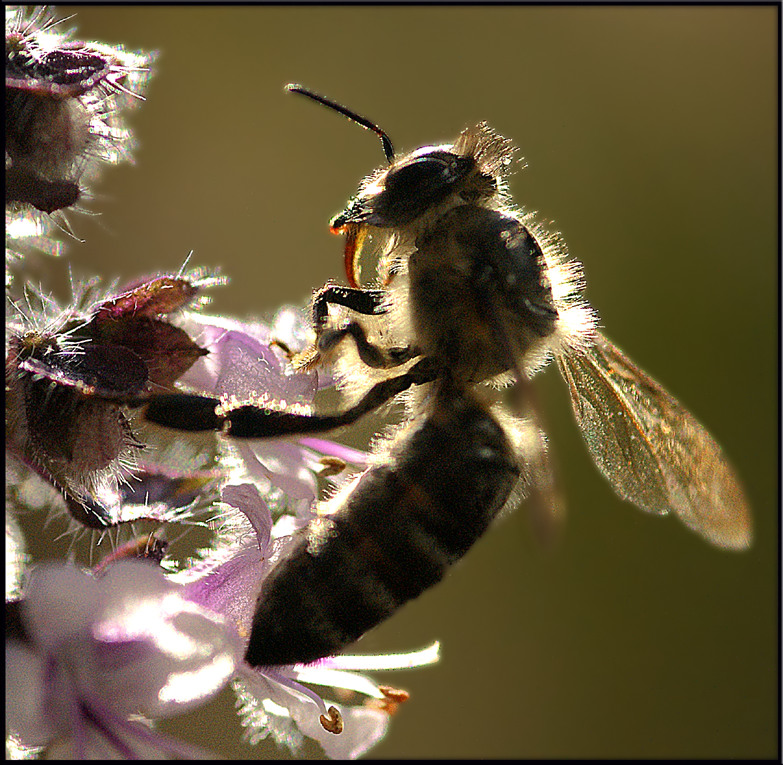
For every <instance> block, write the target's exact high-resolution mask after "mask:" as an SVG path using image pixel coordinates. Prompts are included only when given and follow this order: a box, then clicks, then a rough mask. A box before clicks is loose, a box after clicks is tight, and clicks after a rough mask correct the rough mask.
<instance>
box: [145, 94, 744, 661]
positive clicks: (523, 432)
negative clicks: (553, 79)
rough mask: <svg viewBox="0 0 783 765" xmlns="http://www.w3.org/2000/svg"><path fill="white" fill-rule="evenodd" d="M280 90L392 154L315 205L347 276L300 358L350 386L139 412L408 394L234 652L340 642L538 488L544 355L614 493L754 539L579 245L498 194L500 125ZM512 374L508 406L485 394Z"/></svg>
mask: <svg viewBox="0 0 783 765" xmlns="http://www.w3.org/2000/svg"><path fill="white" fill-rule="evenodd" d="M288 90H290V91H292V92H296V93H301V94H303V95H306V96H308V97H310V98H312V99H314V100H316V101H319V102H320V103H322V104H324V105H326V106H328V107H329V108H332V109H334V110H336V111H338V112H340V113H341V114H343V115H345V116H347V117H349V118H350V119H352V120H354V121H356V122H358V123H359V124H361V125H363V126H364V127H367V128H369V129H371V130H373V131H374V132H376V133H377V134H378V135H379V136H380V137H381V140H382V142H383V146H384V151H385V153H386V157H387V160H388V165H387V166H385V167H382V168H380V169H379V170H377V171H376V172H374V173H373V174H371V175H370V176H368V177H367V178H366V179H365V180H364V181H363V182H362V184H361V186H360V187H359V190H358V193H357V195H356V196H355V197H354V198H353V199H351V200H350V201H349V203H348V204H347V206H346V208H345V210H344V211H343V212H341V213H340V214H338V215H337V216H336V217H335V218H334V219H333V220H332V222H331V228H332V230H333V231H335V232H338V233H343V234H345V250H344V260H345V268H346V275H347V278H348V282H349V285H350V286H349V287H340V286H337V285H335V284H327V285H326V286H325V287H323V288H322V289H320V290H318V291H317V292H316V293H315V295H314V298H313V303H312V311H313V322H314V327H315V331H316V337H317V339H316V342H315V344H314V346H313V347H312V348H311V349H309V351H307V352H305V353H303V354H301V355H300V357H299V358H298V359H297V362H298V363H299V365H300V366H305V367H312V366H317V365H321V364H329V365H332V366H333V367H334V368H335V369H336V370H337V373H338V379H339V380H340V382H341V384H342V386H343V388H344V389H345V390H346V391H347V393H348V395H349V396H351V397H352V401H351V403H350V405H349V406H347V407H346V408H345V409H344V410H343V411H342V412H339V413H336V414H313V415H303V414H296V413H293V412H289V411H284V410H280V411H276V410H274V409H272V408H270V407H269V406H265V407H257V406H254V405H253V404H252V403H246V404H243V405H239V406H220V405H219V402H218V401H216V400H214V399H209V398H207V397H202V396H179V397H177V396H163V397H157V398H155V399H152V400H151V401H149V402H148V403H147V406H146V411H145V416H146V418H147V419H149V420H152V421H153V422H157V423H159V424H162V425H168V426H171V427H179V428H184V429H191V430H201V429H208V428H214V429H217V430H222V431H223V432H225V433H226V434H227V435H229V436H233V437H239V438H259V437H260V438H265V437H273V436H279V435H285V434H294V433H296V434H301V433H310V432H318V431H323V430H329V429H332V428H335V427H339V426H341V425H346V424H349V423H351V422H354V421H355V420H356V419H358V418H359V417H361V416H363V415H364V414H366V413H367V412H369V411H372V410H374V409H377V408H378V407H380V406H381V405H382V404H384V403H385V402H387V401H389V400H391V399H393V398H395V397H397V396H398V395H399V394H401V393H403V391H407V394H406V396H407V399H406V406H407V412H406V417H405V419H404V422H403V424H402V425H401V426H400V427H399V428H398V430H397V431H396V433H394V435H393V436H390V437H389V438H387V439H386V440H383V441H381V442H380V444H379V445H376V448H375V454H374V461H373V463H372V465H371V466H370V467H369V468H368V469H367V470H366V471H365V472H364V473H363V474H361V475H360V476H359V477H358V478H357V479H355V480H354V481H353V482H352V483H351V484H350V485H348V486H346V487H345V488H344V490H343V491H341V492H340V493H338V494H337V495H336V496H334V497H333V498H332V499H330V500H327V501H324V502H322V503H321V504H320V506H319V507H318V508H317V511H318V517H317V519H316V520H315V521H313V522H312V523H311V524H310V526H309V528H308V529H307V530H306V532H305V533H304V534H302V536H301V538H300V539H299V540H298V543H297V544H296V545H294V546H293V551H292V553H291V554H290V556H289V557H288V558H286V559H285V560H283V561H282V562H281V563H280V564H279V565H278V566H277V567H276V568H275V569H274V570H273V571H272V573H271V574H270V576H269V577H268V578H267V580H266V581H265V582H264V586H263V590H262V592H261V595H260V597H259V601H258V605H257V609H256V612H255V616H254V621H253V628H252V633H251V638H250V642H249V647H248V651H247V656H246V658H247V660H248V661H249V663H250V664H252V665H275V664H287V663H292V662H307V661H313V660H315V659H318V658H321V657H323V656H326V655H329V654H333V653H336V652H337V651H339V650H341V649H343V648H344V647H346V646H347V645H349V644H350V643H351V642H353V641H354V640H356V639H357V638H359V637H360V636H361V635H362V634H364V633H365V632H366V631H367V630H368V629H370V628H371V627H373V626H375V625H377V624H379V623H380V622H381V621H383V620H385V619H386V618H387V617H388V616H390V615H391V613H393V611H394V610H396V609H397V608H398V607H399V606H401V605H402V604H403V603H405V602H407V601H408V600H410V599H411V598H414V597H416V596H417V595H419V594H420V593H421V592H423V591H424V590H425V589H427V588H428V587H430V586H432V585H433V584H434V583H436V582H437V581H439V580H440V579H441V578H442V576H443V575H444V574H445V572H446V570H447V569H448V567H449V566H450V565H451V564H453V563H454V562H455V561H456V560H457V559H458V558H460V557H461V556H462V555H464V554H465V552H466V551H467V550H468V549H469V548H470V546H471V545H472V544H473V543H474V542H475V541H477V539H478V538H479V537H480V536H481V535H482V534H483V533H484V531H485V530H486V528H487V527H488V526H489V524H490V523H491V521H492V520H493V519H494V518H495V517H496V516H497V515H498V514H499V513H500V512H501V511H502V510H503V509H504V508H507V507H510V506H512V505H514V504H516V502H517V501H518V499H519V498H521V497H523V496H525V495H526V494H528V495H530V494H533V495H536V494H537V495H539V496H542V497H545V498H551V497H552V495H553V491H552V490H551V482H550V476H549V467H548V463H547V456H546V443H545V437H544V435H543V433H542V432H541V429H540V427H539V425H538V422H539V417H538V413H537V407H536V406H535V403H534V399H533V397H532V395H531V393H530V378H531V377H532V376H533V375H534V374H535V373H536V372H538V371H539V370H540V369H542V368H543V367H544V366H545V365H546V364H547V363H548V362H549V361H550V360H551V359H552V358H554V359H555V360H556V362H557V364H558V367H559V368H560V371H561V373H562V375H563V377H564V379H565V381H566V383H567V385H568V390H569V393H570V397H571V403H572V407H573V410H574V414H575V417H576V421H577V424H578V426H579V428H580V430H581V432H582V435H583V436H584V439H585V441H586V443H587V446H588V449H589V451H590V454H591V455H592V457H593V460H594V461H595V463H596V465H597V466H598V468H599V470H600V471H601V472H602V473H603V475H604V476H605V477H606V478H607V479H608V480H609V482H610V484H611V485H612V487H613V489H614V490H615V491H616V492H617V493H618V494H619V495H620V496H621V497H622V498H623V499H626V500H628V501H630V502H632V503H633V504H635V505H637V506H638V507H640V508H641V509H642V510H645V511H648V512H653V513H658V514H666V513H668V512H674V513H675V514H676V515H677V516H679V517H680V519H681V520H682V521H683V522H684V523H685V524H686V525H687V526H689V527H690V528H692V529H693V530H695V531H696V532H698V533H699V534H701V535H702V536H703V537H704V538H706V539H707V540H708V541H710V542H711V543H713V544H715V545H718V546H720V547H724V548H728V549H742V548H745V547H747V546H748V545H749V544H750V539H751V519H750V511H749V508H748V505H747V502H746V500H745V498H744V496H743V492H742V489H741V488H740V485H739V482H738V480H737V479H736V477H735V475H734V473H733V472H732V469H731V468H730V466H729V465H728V463H727V461H726V460H725V458H724V457H723V455H722V453H721V450H720V447H719V446H718V445H717V443H716V442H715V441H714V440H713V439H712V437H711V436H710V435H709V434H708V433H707V432H706V430H704V428H703V427H702V426H701V425H700V424H699V423H698V422H697V421H696V420H695V419H694V418H693V416H692V415H690V414H689V413H688V412H687V411H686V410H685V409H684V408H683V407H682V406H681V405H680V404H679V403H678V402H677V401H676V400H675V399H674V398H672V397H671V396H670V395H669V394H668V393H667V392H666V391H665V390H664V389H663V388H662V387H661V386H660V385H659V384H658V383H656V382H655V381H654V380H653V379H652V378H650V377H649V376H648V375H647V374H645V373H644V372H643V371H641V370H640V369H639V368H638V367H636V365H635V364H633V362H631V361H630V360H629V359H628V358H627V357H626V356H625V355H624V354H623V353H622V352H621V351H620V350H619V349H618V348H617V347H616V346H614V345H613V344H612V343H611V342H610V341H609V340H608V339H607V338H606V337H604V336H603V335H602V334H601V333H600V332H598V330H597V329H596V317H595V314H594V312H593V310H592V309H591V308H590V306H589V305H588V304H587V303H586V302H585V301H584V299H583V298H582V297H581V290H582V287H583V279H582V271H581V267H580V266H579V264H577V263H576V262H575V261H573V260H571V261H569V260H567V259H566V254H565V248H564V246H563V244H562V242H560V241H559V240H558V239H557V238H556V237H554V236H552V235H550V234H547V233H546V232H545V231H544V230H543V229H542V228H541V227H540V226H539V225H538V224H537V223H536V222H535V221H534V220H533V219H532V218H531V217H530V216H529V215H526V214H524V213H523V212H522V211H520V210H519V209H517V208H515V207H513V206H512V204H511V201H510V198H509V195H508V191H507V185H506V176H507V174H508V171H509V169H510V167H511V163H512V158H513V153H514V149H513V147H512V145H511V143H510V142H509V141H508V140H507V139H505V138H503V137H501V136H500V135H498V134H497V133H496V132H495V131H494V130H492V129H491V128H490V127H489V126H488V125H486V124H485V123H481V124H479V125H477V126H476V127H473V128H468V129H466V130H464V131H463V132H462V133H461V134H460V136H459V137H458V138H457V140H456V141H455V142H454V143H453V144H447V145H438V146H425V147H422V148H420V149H417V150H415V151H413V152H410V153H408V154H405V155H404V156H402V157H399V158H397V157H396V156H395V153H394V149H393V146H392V143H391V141H390V140H389V138H388V136H387V135H386V133H384V132H383V131H382V130H381V129H380V128H378V127H377V126H376V125H374V124H373V123H372V122H370V121H369V120H367V119H365V118H363V117H361V116H359V115H356V114H355V113H353V112H351V111H349V110H348V109H346V108H345V107H342V106H340V105H339V104H336V103H335V102H333V101H330V100H329V99H325V98H323V97H322V96H318V95H316V94H314V93H312V92H311V91H309V90H306V89H304V88H302V87H301V86H295V85H292V86H288ZM369 234H371V235H372V236H373V238H375V239H376V240H377V241H378V242H379V245H380V249H381V255H380V258H379V263H378V282H377V284H376V285H375V286H373V287H371V288H365V287H362V286H360V283H359V269H358V264H359V262H360V257H361V254H362V248H363V245H364V244H365V242H366V240H367V237H368V235H369ZM509 383H516V389H517V390H519V391H520V394H519V395H518V396H517V402H516V405H517V407H518V409H519V410H520V411H519V412H514V411H511V408H510V407H509V406H507V405H503V404H502V403H500V402H494V403H493V402H492V400H491V397H490V395H489V393H490V388H491V387H492V386H495V387H503V386H505V385H507V384H509Z"/></svg>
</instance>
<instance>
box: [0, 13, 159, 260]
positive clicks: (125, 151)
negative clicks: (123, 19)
mask: <svg viewBox="0 0 783 765" xmlns="http://www.w3.org/2000/svg"><path fill="white" fill-rule="evenodd" d="M62 21H65V19H61V20H58V19H57V18H56V16H55V14H54V13H53V12H52V11H51V10H48V9H46V8H41V7H38V8H33V9H30V8H27V7H24V6H8V7H6V29H5V35H6V37H5V40H6V84H5V87H6V143H5V147H6V237H7V239H6V241H7V242H8V240H9V239H10V240H11V242H12V246H13V249H15V250H16V253H15V254H16V255H19V254H21V253H20V251H21V250H22V249H24V247H25V245H26V244H32V245H34V246H40V248H41V249H43V250H45V251H48V252H50V253H52V254H58V253H59V250H60V247H59V245H58V243H55V242H53V241H48V234H49V231H50V229H51V224H52V223H57V225H59V226H61V227H64V228H65V229H66V230H67V228H68V224H67V221H66V220H65V218H64V216H63V214H62V212H61V211H62V210H64V209H73V208H75V206H76V205H77V204H78V203H79V202H80V200H82V199H83V198H84V197H85V196H86V194H87V193H88V187H89V185H90V184H91V183H92V182H93V180H94V179H95V177H96V176H97V174H98V171H99V168H100V167H101V166H102V165H103V164H116V163H117V162H120V161H122V160H128V159H130V156H131V151H132V148H133V141H132V136H131V133H130V131H129V130H128V128H127V127H126V126H125V124H124V121H123V117H122V112H123V111H124V110H125V109H126V108H128V107H129V106H131V105H133V104H134V103H137V102H139V101H143V100H144V99H143V98H142V96H141V93H142V91H143V90H144V87H145V85H146V82H147V79H148V78H149V74H150V66H151V64H152V61H153V58H154V54H150V53H143V52H137V53H132V52H130V51H126V50H124V49H123V48H122V47H121V46H108V45H102V44H100V43H88V42H77V41H73V40H70V39H69V37H70V35H71V31H69V30H65V29H63V28H62V27H61V26H60V25H61V23H62Z"/></svg>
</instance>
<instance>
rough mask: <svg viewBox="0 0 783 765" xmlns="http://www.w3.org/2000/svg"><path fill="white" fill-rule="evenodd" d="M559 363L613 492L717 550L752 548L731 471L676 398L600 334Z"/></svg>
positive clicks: (745, 510) (746, 511) (746, 517)
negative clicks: (670, 517) (670, 518)
mask: <svg viewBox="0 0 783 765" xmlns="http://www.w3.org/2000/svg"><path fill="white" fill-rule="evenodd" d="M557 361H558V364H559V366H560V371H561V372H562V374H563V377H564V378H565V380H566V382H567V384H568V388H569V392H570V394H571V405H572V407H573V409H574V414H575V416H576V421H577V424H578V425H579V428H580V430H581V431H582V435H583V436H584V439H585V441H586V442H587V447H588V449H589V450H590V454H591V455H592V457H593V460H594V461H595V463H596V465H597V466H598V468H599V469H600V470H601V472H602V473H603V474H604V476H605V477H606V478H607V479H608V481H609V483H610V484H611V485H612V488H613V489H614V490H615V491H616V492H617V494H619V495H620V496H621V497H622V498H623V499H626V500H628V501H629V502H633V504H635V505H637V506H638V507H640V508H641V509H642V510H646V511H648V512H652V513H660V514H664V513H668V512H670V511H673V512H675V513H676V514H677V515H678V516H679V517H680V518H681V519H682V521H683V522H684V523H685V524H686V525H687V526H689V527H690V528H692V529H693V530H694V531H696V532H698V533H699V534H701V535H702V536H703V537H705V538H706V539H708V540H709V541H710V542H712V543H713V544H715V545H718V546H719V547H726V548H732V549H743V548H745V547H748V546H749V545H750V540H751V517H750V509H749V507H748V504H747V501H746V500H745V496H744V494H743V491H742V488H741V487H740V485H739V482H738V480H737V478H736V476H735V475H734V472H733V470H732V469H731V467H730V466H729V464H728V462H727V461H726V459H725V458H724V456H723V454H722V452H721V449H720V447H719V446H718V444H717V443H716V442H715V440H714V439H713V438H712V436H710V434H709V433H707V431H706V430H705V429H704V428H703V427H702V426H701V425H700V424H699V423H698V422H697V421H696V420H695V419H694V417H693V416H692V415H691V414H690V413H689V412H688V411H687V410H686V409H684V408H683V407H682V405H681V404H680V403H679V402H678V401H677V400H676V399H674V398H673V397H672V396H670V395H669V394H668V393H667V392H666V391H665V390H664V389H663V388H662V387H661V386H660V385H659V384H658V383H657V382H655V380H653V379H652V378H651V377H649V376H648V375H647V374H645V373H644V372H643V371H642V370H641V369H639V368H638V367H637V366H636V365H635V364H634V363H633V362H632V361H631V360H630V359H629V358H628V357H626V356H625V355H624V354H623V353H622V352H621V351H620V349H619V348H617V347H615V346H614V345H613V344H612V343H611V342H610V341H609V340H607V339H606V338H605V337H603V336H602V335H600V334H598V336H597V339H596V343H595V345H594V346H593V347H591V348H590V349H589V350H587V351H585V352H582V353H571V354H569V355H560V356H558V358H557Z"/></svg>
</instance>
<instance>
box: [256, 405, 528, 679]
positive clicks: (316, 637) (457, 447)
mask: <svg viewBox="0 0 783 765" xmlns="http://www.w3.org/2000/svg"><path fill="white" fill-rule="evenodd" d="M518 478H519V467H518V465H517V462H516V460H515V458H514V455H513V453H512V450H511V448H510V446H509V444H508V441H507V439H506V436H505V434H504V432H503V430H502V428H501V427H500V426H499V425H498V424H497V423H496V422H495V420H494V418H493V417H492V416H491V415H490V414H489V413H488V412H487V411H486V410H485V409H484V408H483V407H482V406H481V405H479V404H478V403H477V402H476V401H474V400H473V399H472V398H469V397H467V396H466V395H464V394H459V393H456V392H453V391H452V392H450V393H448V394H445V393H441V394H440V395H439V396H438V397H437V401H436V403H435V405H434V406H433V408H432V410H431V412H430V414H429V415H428V416H427V417H426V418H425V419H424V420H423V421H422V422H421V424H420V425H414V426H413V429H412V430H411V431H410V432H409V433H408V434H407V436H406V437H405V439H404V440H403V441H402V442H401V443H399V444H398V445H397V447H396V448H395V449H394V450H393V451H392V453H391V455H390V457H389V460H388V462H387V463H386V464H384V465H378V466H376V467H372V468H370V469H369V470H367V471H366V472H365V473H364V474H363V475H362V476H361V478H360V479H359V480H358V482H357V483H356V484H355V486H354V488H353V490H352V491H351V492H350V494H348V495H347V497H346V498H345V501H344V503H343V506H342V507H340V509H339V510H337V511H336V512H335V513H333V514H331V515H329V516H328V517H325V518H322V519H319V520H318V521H316V522H314V523H313V524H312V525H311V527H310V529H309V531H308V533H307V534H306V535H303V537H302V538H301V540H300V541H299V542H298V543H297V546H296V547H295V549H294V550H293V552H292V554H291V555H290V557H288V558H286V559H285V560H284V561H283V562H282V563H281V564H280V565H279V566H278V567H277V568H276V569H275V570H274V571H273V572H272V574H271V575H270V576H269V578H268V579H267V580H266V581H265V583H264V587H263V590H262V592H261V596H260V598H259V602H258V606H257V609H256V613H255V616H254V619H253V629H252V633H251V637H250V643H249V647H248V650H247V655H246V658H247V661H248V662H249V663H250V664H251V665H254V666H257V665H275V664H291V663H295V662H309V661H314V660H315V659H318V658H321V657H323V656H328V655H331V654H334V653H337V652H339V651H340V650H342V649H343V648H345V647H346V646H347V645H349V644H350V643H352V642H353V641H354V640H356V639H357V638H359V637H361V636H362V635H363V634H364V633H365V632H366V631H367V630H369V629H370V628H372V627H374V626H375V625H377V624H379V623H380V622H382V621H383V620H384V619H386V618H387V617H388V616H390V615H391V614H392V613H393V612H394V611H395V610H396V609H397V608H399V607H400V606H401V605H402V604H403V603H405V602H406V601H408V600H411V599H412V598H415V597H416V596H417V595H419V594H420V593H422V592H423V591H424V590H426V589H427V588H428V587H431V586H432V585H433V584H435V583H436V582H438V581H440V579H442V578H443V575H444V574H445V572H446V569H447V568H448V567H449V566H450V565H451V564H452V563H454V562H455V561H456V560H457V559H458V558H460V557H462V556H463V555H464V554H465V553H466V552H467V550H468V549H469V548H470V546H471V545H472V544H473V543H474V542H475V541H476V540H477V539H478V538H479V537H480V536H481V534H483V532H484V531H485V530H486V528H487V526H488V525H489V523H490V522H491V521H492V519H493V518H494V517H495V515H496V514H497V513H498V511H499V510H500V509H501V508H502V507H503V505H504V504H505V502H506V500H507V499H508V497H509V494H510V493H511V491H512V489H513V487H514V486H515V484H516V482H517V480H518Z"/></svg>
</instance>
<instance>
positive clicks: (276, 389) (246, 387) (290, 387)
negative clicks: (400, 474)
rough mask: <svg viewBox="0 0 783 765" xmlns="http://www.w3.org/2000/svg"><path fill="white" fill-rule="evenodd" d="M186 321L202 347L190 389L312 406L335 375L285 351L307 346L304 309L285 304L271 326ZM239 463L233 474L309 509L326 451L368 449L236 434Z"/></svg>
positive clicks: (299, 510)
mask: <svg viewBox="0 0 783 765" xmlns="http://www.w3.org/2000/svg"><path fill="white" fill-rule="evenodd" d="M178 323H179V326H180V327H182V328H183V329H184V330H185V331H186V332H187V334H188V335H189V336H190V337H193V338H194V339H196V340H197V341H198V343H199V344H200V345H201V346H202V347H204V348H205V349H206V350H207V351H208V354H207V355H205V356H204V357H203V358H200V359H199V360H198V361H197V362H196V363H194V364H193V366H192V367H191V368H190V369H189V370H187V371H186V372H185V373H184V374H183V375H182V376H181V377H180V379H179V383H180V384H181V385H183V386H185V387H187V388H189V389H193V390H197V391H199V392H202V393H206V394H208V395H212V396H216V397H219V398H221V399H222V400H228V401H231V402H252V403H256V404H257V405H259V406H264V405H265V404H266V405H274V406H275V407H276V408H285V407H291V408H293V407H298V410H299V411H301V413H303V414H307V413H309V412H310V411H311V410H310V404H312V401H313V398H314V396H315V393H316V391H317V390H318V389H320V388H322V387H325V386H326V385H331V378H328V377H327V378H325V379H324V378H323V377H319V375H318V373H316V372H302V371H297V370H294V369H293V368H292V366H291V364H290V363H289V358H288V355H289V354H290V353H291V352H292V351H294V350H298V349H299V348H301V347H303V346H304V344H305V343H306V342H307V340H308V337H307V335H308V333H309V331H310V330H309V328H307V324H306V322H305V320H304V317H303V316H302V312H301V311H298V310H296V309H294V308H290V307H286V308H283V309H281V310H280V311H278V313H277V315H276V317H275V319H274V320H273V322H272V325H271V326H267V325H266V324H264V323H261V322H240V321H237V320H234V319H227V318H224V317H220V316H208V315H204V314H197V313H192V312H187V313H185V314H183V315H182V317H181V318H180V319H179V322H178ZM226 447H227V449H229V450H231V451H232V452H233V453H234V455H235V456H236V457H237V458H238V460H239V461H240V462H241V465H242V468H243V471H242V474H241V475H240V476H235V477H234V480H235V481H238V480H248V479H249V480H252V481H253V482H254V483H256V484H257V485H258V486H259V487H261V489H262V490H263V491H264V492H265V493H267V492H269V490H270V489H271V490H276V491H277V492H281V493H282V494H283V495H284V501H285V503H286V507H285V508H284V509H287V510H288V511H293V512H294V513H296V514H300V515H306V514H307V512H308V511H309V508H310V506H311V504H312V503H313V501H314V500H315V498H316V495H317V483H316V475H315V474H316V472H318V471H320V470H321V469H322V468H323V466H324V465H323V458H324V457H334V458H336V459H337V460H338V461H342V462H350V463H352V464H363V463H364V462H365V461H366V454H365V453H364V452H360V451H357V450H356V449H351V448H349V447H345V446H342V445H340V444H336V443H334V442H331V441H326V440H323V439H319V438H310V437H301V438H296V439H283V438H273V439H236V440H234V441H232V442H231V443H230V445H229V444H226Z"/></svg>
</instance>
